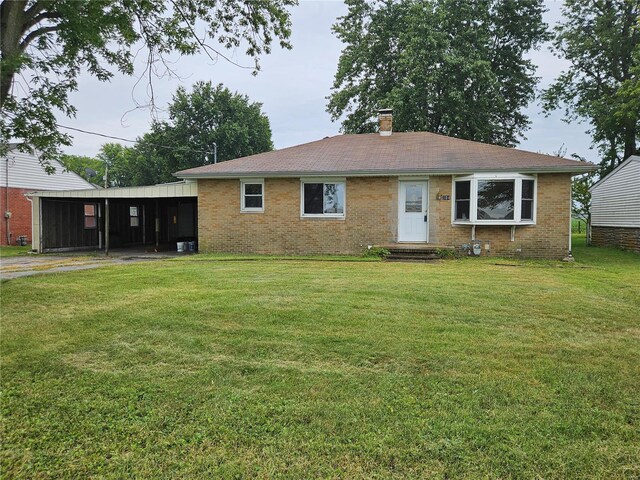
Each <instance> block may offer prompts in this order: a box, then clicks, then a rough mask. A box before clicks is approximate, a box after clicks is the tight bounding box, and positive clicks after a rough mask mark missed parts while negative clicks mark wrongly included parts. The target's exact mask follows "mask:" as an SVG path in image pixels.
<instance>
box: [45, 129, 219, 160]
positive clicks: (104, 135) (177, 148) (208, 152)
mask: <svg viewBox="0 0 640 480" xmlns="http://www.w3.org/2000/svg"><path fill="white" fill-rule="evenodd" d="M56 126H57V127H59V128H65V129H67V130H73V131H76V132H80V133H86V134H87V135H96V136H98V137H103V138H110V139H112V140H120V141H121V142H129V143H140V141H139V140H131V139H129V138H123V137H115V136H113V135H107V134H105V133H98V132H91V131H89V130H83V129H81V128H75V127H68V126H66V125H60V124H59V123H56ZM145 143H147V144H148V145H151V146H154V147H159V148H167V149H169V150H180V149H182V150H190V151H192V152H198V153H204V154H205V155H210V154H211V153H212V151H208V150H197V149H194V148H189V147H175V146H173V147H169V146H167V145H160V144H159V143H152V142H145Z"/></svg>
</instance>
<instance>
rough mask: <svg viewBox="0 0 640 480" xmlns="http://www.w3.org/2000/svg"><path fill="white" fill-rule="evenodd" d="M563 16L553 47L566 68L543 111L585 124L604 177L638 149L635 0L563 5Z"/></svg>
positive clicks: (638, 6)
mask: <svg viewBox="0 0 640 480" xmlns="http://www.w3.org/2000/svg"><path fill="white" fill-rule="evenodd" d="M563 14H564V21H563V22H562V23H561V24H560V25H558V26H557V27H556V29H555V40H554V43H553V45H554V49H555V51H556V53H557V54H558V56H560V57H562V58H566V59H567V60H568V61H569V62H570V63H571V66H570V67H569V68H568V69H567V70H566V71H564V72H563V73H562V74H561V75H560V76H559V77H558V78H557V79H556V80H555V82H554V83H553V84H552V85H551V87H550V88H549V89H547V90H546V91H545V93H544V107H545V110H547V111H551V110H554V109H557V108H564V109H565V114H566V119H567V121H575V120H586V121H587V122H588V123H589V126H590V128H589V130H588V133H590V134H591V136H592V138H593V143H594V145H595V146H597V148H598V150H599V151H600V154H601V158H602V161H601V167H602V168H601V171H600V175H601V176H605V175H606V174H607V173H609V172H610V171H611V170H613V169H614V168H615V167H616V166H617V165H618V164H620V163H621V162H622V161H623V160H624V159H626V158H628V157H629V156H630V155H633V154H636V153H637V152H638V144H640V1H639V0H606V1H604V0H598V1H596V0H566V1H565V5H564V9H563Z"/></svg>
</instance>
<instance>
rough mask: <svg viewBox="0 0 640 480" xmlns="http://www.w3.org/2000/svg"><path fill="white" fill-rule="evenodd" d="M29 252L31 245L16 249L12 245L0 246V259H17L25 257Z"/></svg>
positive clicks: (16, 247)
mask: <svg viewBox="0 0 640 480" xmlns="http://www.w3.org/2000/svg"><path fill="white" fill-rule="evenodd" d="M30 250H31V245H26V246H24V247H18V246H14V245H3V246H0V258H8V257H17V256H18V255H26V254H27V253H29V251H30Z"/></svg>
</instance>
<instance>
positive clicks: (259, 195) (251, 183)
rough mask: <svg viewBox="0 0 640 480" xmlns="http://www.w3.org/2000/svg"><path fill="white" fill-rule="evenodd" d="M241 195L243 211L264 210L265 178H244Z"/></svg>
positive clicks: (241, 184) (241, 208)
mask: <svg viewBox="0 0 640 480" xmlns="http://www.w3.org/2000/svg"><path fill="white" fill-rule="evenodd" d="M240 197H241V198H240V210H241V211H242V212H264V180H242V181H241V183H240Z"/></svg>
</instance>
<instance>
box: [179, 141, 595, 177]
mask: <svg viewBox="0 0 640 480" xmlns="http://www.w3.org/2000/svg"><path fill="white" fill-rule="evenodd" d="M596 168H597V166H596V165H594V164H591V163H584V162H578V161H576V160H568V159H566V158H559V157H554V156H551V155H543V154H540V153H533V152H526V151H524V150H517V149H514V148H507V147H500V146H496V145H489V144H485V143H479V142H472V141H470V140H461V139H458V138H452V137H446V136H444V135H437V134H434V133H427V132H406V133H393V134H392V135H390V136H381V135H378V134H375V133H372V134H359V135H337V136H334V137H327V138H325V139H323V140H318V141H315V142H311V143H305V144H302V145H296V146H294V147H289V148H284V149H282V150H274V151H271V152H265V153H259V154H257V155H251V156H248V157H243V158H238V159H235V160H229V161H226V162H220V163H218V164H211V165H205V166H203V167H198V168H191V169H189V170H182V171H180V172H177V173H175V174H174V175H175V176H177V177H179V178H221V177H226V178H238V177H243V176H247V177H250V176H253V177H256V176H261V177H262V176H264V177H278V176H289V177H291V176H321V175H345V176H356V175H403V174H405V175H406V174H452V173H455V174H457V173H473V172H501V171H504V172H506V171H509V172H514V171H517V172H522V173H543V172H545V173H546V172H550V173H551V172H568V173H576V174H577V173H585V172H590V171H593V170H595V169H596Z"/></svg>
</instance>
